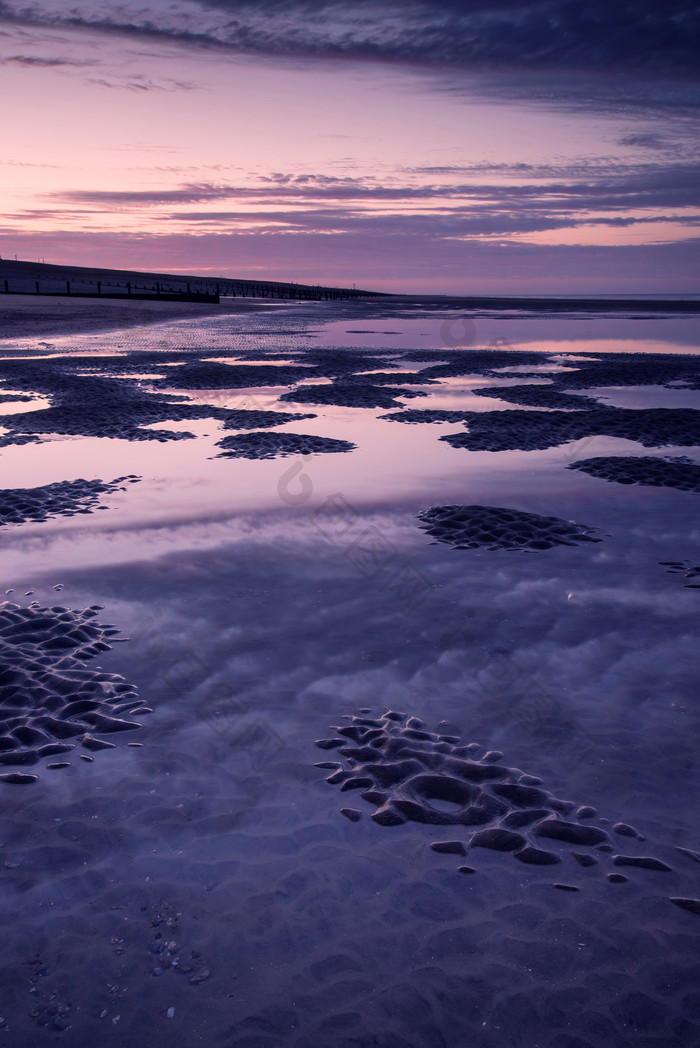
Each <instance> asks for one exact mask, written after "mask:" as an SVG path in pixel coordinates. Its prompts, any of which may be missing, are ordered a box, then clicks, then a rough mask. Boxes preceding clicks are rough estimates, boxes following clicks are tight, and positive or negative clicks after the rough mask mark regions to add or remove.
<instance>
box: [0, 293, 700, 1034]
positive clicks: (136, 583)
mask: <svg viewBox="0 0 700 1048" xmlns="http://www.w3.org/2000/svg"><path fill="white" fill-rule="evenodd" d="M38 308H39V307H37V305H36V303H34V302H32V303H30V304H27V305H22V304H20V305H18V306H17V308H16V310H15V313H14V314H13V316H14V320H13V322H12V328H11V329H9V332H8V331H7V330H6V331H5V335H6V336H7V337H5V338H3V339H2V340H0V469H1V474H0V475H1V478H2V479H1V484H2V487H1V488H0V533H1V536H2V541H1V542H0V584H1V585H0V593H1V594H3V596H2V600H3V602H4V603H3V604H1V605H0V805H2V821H1V823H0V868H1V870H2V880H1V884H0V900H1V905H2V914H3V930H4V949H3V951H2V958H1V960H0V966H1V968H2V977H1V980H0V985H1V989H0V1017H1V1018H0V1037H5V1038H6V1039H7V1043H8V1044H12V1045H13V1046H18V1048H35V1046H37V1045H43V1044H49V1043H51V1044H61V1045H65V1046H66V1048H73V1046H75V1048H82V1046H88V1045H95V1044H100V1045H102V1044H115V1045H118V1044H127V1043H128V1044H130V1045H135V1046H142V1045H143V1046H144V1048H145V1046H146V1045H148V1046H149V1048H153V1046H160V1045H162V1046H166V1045H167V1046H168V1048H173V1046H177V1048H179V1046H183V1048H184V1046H188V1048H189V1046H191V1045H196V1044H202V1045H207V1046H209V1045H221V1046H224V1048H278V1046H284V1048H287V1046H289V1048H319V1046H323V1045H326V1044H333V1045H335V1046H337V1048H370V1046H372V1048H435V1046H440V1045H445V1046H448V1045H449V1046H450V1048H452V1046H455V1045H462V1044H465V1045H466V1044H470V1045H475V1046H477V1048H503V1046H514V1048H521V1046H522V1048H526V1046H527V1048H531V1046H533V1045H537V1044H540V1045H546V1046H547V1048H610V1046H613V1048H627V1046H639V1048H641V1046H644V1048H651V1046H652V1045H653V1046H655V1048H656V1046H658V1048H661V1046H663V1048H674V1046H678V1048H689V1046H694V1045H697V1044H698V1043H700V993H699V992H698V986H699V985H700V960H699V959H698V951H697V941H698V933H699V932H700V865H699V864H700V831H698V827H697V811H698V808H699V807H700V762H699V759H698V744H697V740H698V737H700V707H699V705H698V692H699V689H698V676H699V674H698V659H697V645H698V636H697V632H698V621H699V620H698V613H699V611H700V604H699V602H700V593H699V592H698V590H699V589H700V523H699V522H700V514H699V512H698V511H699V509H700V501H699V500H698V479H697V478H698V470H700V321H699V320H698V317H697V315H695V316H692V315H688V316H684V315H681V314H679V313H675V312H674V313H673V314H670V313H669V315H664V314H663V313H659V312H656V313H654V314H653V315H652V314H645V312H644V309H643V304H640V305H636V306H635V308H634V310H631V311H630V313H629V315H620V314H619V313H616V314H615V315H606V313H605V310H604V309H602V308H601V309H600V310H597V311H596V312H595V314H592V313H590V312H587V311H586V310H585V309H578V310H576V309H575V308H574V307H572V309H571V311H570V312H569V313H563V312H561V313H557V314H556V315H552V316H547V315H542V314H541V313H538V314H535V313H533V314H529V313H528V312H527V310H526V309H524V308H518V310H513V311H512V312H499V313H496V312H489V311H488V310H487V309H482V310H478V311H474V312H471V313H470V314H469V315H467V314H464V313H460V312H459V311H455V309H454V307H453V306H450V307H445V306H441V305H440V304H439V303H434V304H426V303H411V302H410V301H404V300H402V301H397V302H393V303H381V302H380V301H374V302H359V301H353V302H329V303H306V304H284V305H281V304H275V305H271V306H270V307H269V308H264V307H263V305H262V304H258V306H256V309H255V310H253V309H250V308H248V309H245V308H243V306H242V307H241V308H240V309H237V308H236V303H235V302H229V303H228V304H227V306H226V310H225V311H216V310H214V309H209V308H208V307H206V308H205V307H202V308H201V309H200V310H196V309H193V310H191V311H189V310H188V312H187V315H185V313H184V312H181V313H178V311H177V310H175V309H173V315H170V314H168V315H161V314H156V313H155V312H154V313H152V314H149V315H148V316H146V315H139V316H134V317H132V318H131V319H130V320H129V322H128V326H125V322H124V320H123V317H122V315H121V314H112V319H111V320H110V319H109V317H108V316H107V315H105V316H104V317H103V319H102V320H100V318H99V316H98V313H99V306H98V305H94V306H93V305H91V306H90V307H89V308H90V319H89V323H88V322H87V321H86V322H85V323H84V324H83V327H84V328H85V329H84V330H82V331H80V330H68V329H67V328H68V327H70V321H69V319H66V318H65V316H63V314H62V318H63V319H62V321H61V324H57V326H56V329H55V331H54V332H53V333H52V332H51V331H50V321H47V320H46V317H44V319H43V320H42V317H41V312H40V311H39V313H37V312H36V310H37V309H38ZM49 308H50V304H49V305H48V306H46V309H47V310H48V309H49ZM61 308H62V309H63V308H64V307H63V306H62V307H61ZM85 308H86V309H87V308H88V307H85ZM23 309H24V310H25V311H27V320H26V323H25V324H24V326H23V324H22V321H21V315H20V314H21V312H22V310H23ZM30 310H34V311H35V312H34V313H30V312H29V311H30ZM190 312H192V313H193V314H194V315H190ZM95 318H97V319H95ZM78 327H80V324H79V323H78ZM39 335H40V336H41V340H39V337H38V336H39Z"/></svg>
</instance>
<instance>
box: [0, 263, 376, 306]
mask: <svg viewBox="0 0 700 1048" xmlns="http://www.w3.org/2000/svg"><path fill="white" fill-rule="evenodd" d="M3 292H4V293H5V294H11V295H58V296H62V297H66V296H69V295H70V296H71V297H75V298H123V299H151V300H153V299H161V300H163V301H170V302H214V303H216V302H219V301H220V300H221V298H223V297H233V298H272V299H287V300H292V299H293V300H299V299H308V300H314V301H320V300H332V299H350V298H367V297H375V296H379V295H380V293H379V292H372V291H360V290H356V289H355V288H338V287H326V286H323V285H320V284H319V285H312V284H294V283H285V282H283V281H272V280H243V279H241V280H237V279H232V278H230V277H215V278H214V277H201V276H181V275H176V274H172V273H143V272H138V271H136V270H119V269H92V268H91V269H88V268H86V267H82V266H56V265H51V264H49V263H44V262H22V261H16V260H15V261H11V260H7V259H0V293H3Z"/></svg>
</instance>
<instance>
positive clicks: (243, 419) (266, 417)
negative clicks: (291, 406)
mask: <svg viewBox="0 0 700 1048" xmlns="http://www.w3.org/2000/svg"><path fill="white" fill-rule="evenodd" d="M306 418H316V415H314V414H306V415H302V414H299V412H294V411H262V410H254V409H250V410H249V409H243V408H239V409H238V410H234V411H229V413H228V415H227V416H226V418H225V419H224V429H270V428H271V427H272V426H282V425H284V423H285V422H301V421H302V420H303V419H306Z"/></svg>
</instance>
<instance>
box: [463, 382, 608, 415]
mask: <svg viewBox="0 0 700 1048" xmlns="http://www.w3.org/2000/svg"><path fill="white" fill-rule="evenodd" d="M472 393H476V395H477V396H479V397H492V398H495V399H496V400H507V401H508V403H509V404H522V405H523V406H524V407H528V408H563V409H564V410H566V409H573V410H574V411H580V410H582V409H583V408H585V407H587V406H588V405H590V401H589V400H588V399H587V398H586V397H584V396H581V395H579V396H572V395H571V394H569V393H562V392H561V390H558V389H557V388H556V386H555V385H543V384H541V383H539V382H533V383H532V384H531V385H522V386H482V387H481V388H479V389H473V390H472Z"/></svg>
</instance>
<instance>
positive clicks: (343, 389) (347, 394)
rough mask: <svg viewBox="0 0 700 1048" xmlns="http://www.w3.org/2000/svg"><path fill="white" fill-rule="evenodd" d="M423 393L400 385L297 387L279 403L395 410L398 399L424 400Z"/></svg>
mask: <svg viewBox="0 0 700 1048" xmlns="http://www.w3.org/2000/svg"><path fill="white" fill-rule="evenodd" d="M424 396H426V394H425V393H424V392H423V391H422V390H416V389H403V388H401V387H399V386H375V385H372V384H371V383H363V382H343V383H339V382H338V383H333V384H331V385H329V386H298V387H297V388H296V389H293V390H292V391H291V392H290V393H284V394H283V395H282V396H281V397H280V400H283V401H290V402H291V403H301V404H334V405H336V406H337V407H344V408H396V407H400V406H401V402H400V401H399V400H397V399H396V398H397V397H402V398H403V399H404V400H405V399H408V398H410V397H424Z"/></svg>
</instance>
